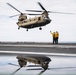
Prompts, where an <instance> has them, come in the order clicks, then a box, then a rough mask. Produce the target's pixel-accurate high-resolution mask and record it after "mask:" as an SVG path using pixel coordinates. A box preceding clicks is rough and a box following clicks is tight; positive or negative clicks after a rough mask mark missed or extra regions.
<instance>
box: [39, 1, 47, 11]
mask: <svg viewBox="0 0 76 75" xmlns="http://www.w3.org/2000/svg"><path fill="white" fill-rule="evenodd" d="M38 4H39V5H40V7H41V8H42V9H43V10H44V11H47V10H46V9H45V8H44V7H43V6H42V4H41V3H40V2H38Z"/></svg>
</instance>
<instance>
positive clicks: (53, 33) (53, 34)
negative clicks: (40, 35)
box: [50, 31, 55, 44]
mask: <svg viewBox="0 0 76 75" xmlns="http://www.w3.org/2000/svg"><path fill="white" fill-rule="evenodd" d="M50 33H51V34H52V37H53V44H55V32H51V31H50Z"/></svg>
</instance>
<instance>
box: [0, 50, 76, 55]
mask: <svg viewBox="0 0 76 75" xmlns="http://www.w3.org/2000/svg"><path fill="white" fill-rule="evenodd" d="M0 53H6V54H7V53H9V54H12V53H14V54H16V53H18V54H39V55H47V56H50V55H57V56H76V54H64V53H44V52H22V51H0Z"/></svg>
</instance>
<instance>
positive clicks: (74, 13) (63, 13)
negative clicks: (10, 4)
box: [48, 11, 75, 14]
mask: <svg viewBox="0 0 76 75" xmlns="http://www.w3.org/2000/svg"><path fill="white" fill-rule="evenodd" d="M48 13H58V14H75V13H65V12H54V11H48Z"/></svg>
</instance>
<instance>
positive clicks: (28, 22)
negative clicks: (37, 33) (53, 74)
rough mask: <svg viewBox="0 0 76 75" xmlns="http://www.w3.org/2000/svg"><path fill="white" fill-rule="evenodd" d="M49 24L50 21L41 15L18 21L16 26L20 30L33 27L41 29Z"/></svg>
mask: <svg viewBox="0 0 76 75" xmlns="http://www.w3.org/2000/svg"><path fill="white" fill-rule="evenodd" d="M50 22H51V19H50V18H49V17H44V16H43V15H41V16H38V17H34V18H29V19H25V20H23V21H18V22H17V25H18V26H19V27H22V28H27V29H31V28H35V27H41V26H45V25H47V24H49V23H50Z"/></svg>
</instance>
